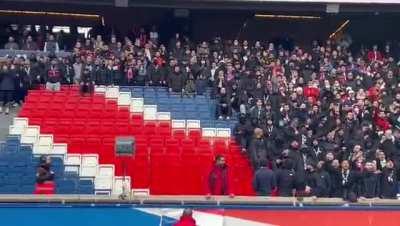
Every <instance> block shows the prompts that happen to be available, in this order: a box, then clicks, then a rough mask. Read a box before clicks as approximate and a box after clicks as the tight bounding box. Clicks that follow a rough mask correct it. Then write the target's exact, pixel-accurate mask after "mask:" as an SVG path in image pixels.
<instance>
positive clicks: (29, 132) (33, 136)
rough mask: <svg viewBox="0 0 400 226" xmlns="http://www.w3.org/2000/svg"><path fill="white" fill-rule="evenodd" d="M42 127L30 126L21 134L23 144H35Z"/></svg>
mask: <svg viewBox="0 0 400 226" xmlns="http://www.w3.org/2000/svg"><path fill="white" fill-rule="evenodd" d="M39 133H40V127H39V126H28V127H26V129H25V131H24V133H23V134H22V136H21V143H23V144H35V143H36V142H37V140H38V138H39Z"/></svg>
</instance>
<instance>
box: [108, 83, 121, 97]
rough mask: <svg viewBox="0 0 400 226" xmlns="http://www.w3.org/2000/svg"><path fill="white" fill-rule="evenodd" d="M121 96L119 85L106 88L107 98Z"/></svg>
mask: <svg viewBox="0 0 400 226" xmlns="http://www.w3.org/2000/svg"><path fill="white" fill-rule="evenodd" d="M118 97H119V87H118V86H109V87H107V88H106V98H111V99H118Z"/></svg>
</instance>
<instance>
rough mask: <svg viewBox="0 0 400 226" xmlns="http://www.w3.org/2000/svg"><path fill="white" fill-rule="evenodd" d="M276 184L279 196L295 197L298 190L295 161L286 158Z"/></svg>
mask: <svg viewBox="0 0 400 226" xmlns="http://www.w3.org/2000/svg"><path fill="white" fill-rule="evenodd" d="M276 184H277V186H278V193H279V196H283V197H289V196H293V194H294V193H295V189H296V172H295V171H294V168H293V160H291V159H289V158H284V159H283V161H282V168H281V169H279V170H278V171H277V173H276Z"/></svg>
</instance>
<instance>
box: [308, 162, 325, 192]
mask: <svg viewBox="0 0 400 226" xmlns="http://www.w3.org/2000/svg"><path fill="white" fill-rule="evenodd" d="M323 164H324V162H323V161H319V162H318V164H317V165H315V164H314V163H311V164H308V165H307V167H306V168H307V173H306V188H305V191H306V193H308V194H310V195H312V196H316V197H329V193H330V190H331V178H330V176H329V174H328V173H327V172H326V171H325V170H324V167H323Z"/></svg>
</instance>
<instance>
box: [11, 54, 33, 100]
mask: <svg viewBox="0 0 400 226" xmlns="http://www.w3.org/2000/svg"><path fill="white" fill-rule="evenodd" d="M30 72H31V68H30V62H29V61H25V62H24V65H21V66H20V67H18V69H17V70H16V71H15V75H16V77H15V103H16V104H19V105H21V104H22V103H23V102H24V100H25V97H26V95H28V89H30V88H31V81H32V78H31V74H30Z"/></svg>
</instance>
